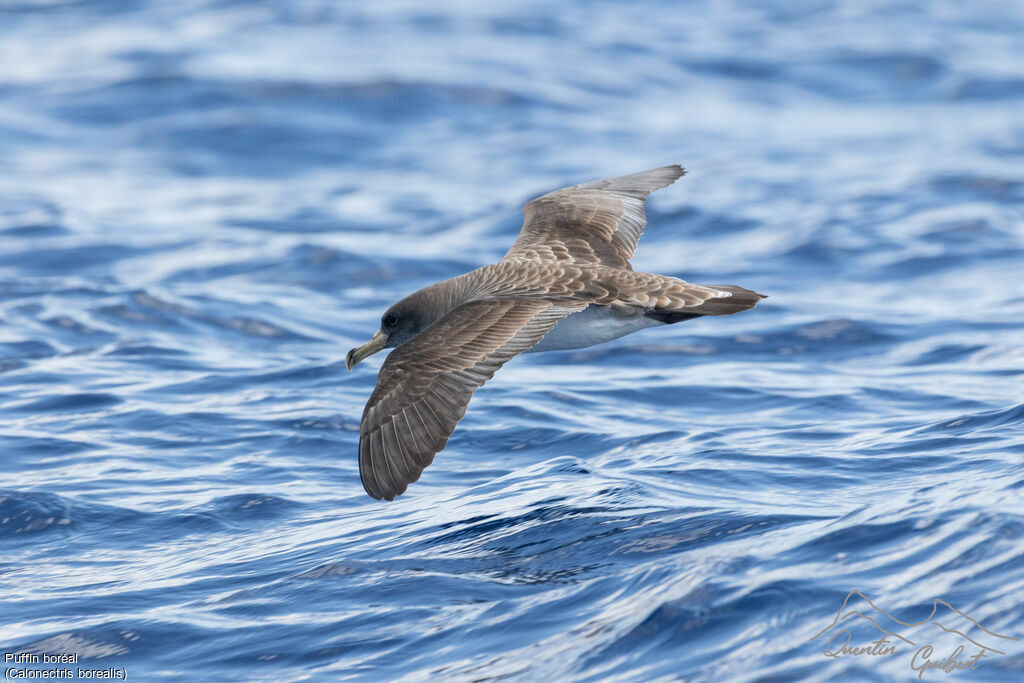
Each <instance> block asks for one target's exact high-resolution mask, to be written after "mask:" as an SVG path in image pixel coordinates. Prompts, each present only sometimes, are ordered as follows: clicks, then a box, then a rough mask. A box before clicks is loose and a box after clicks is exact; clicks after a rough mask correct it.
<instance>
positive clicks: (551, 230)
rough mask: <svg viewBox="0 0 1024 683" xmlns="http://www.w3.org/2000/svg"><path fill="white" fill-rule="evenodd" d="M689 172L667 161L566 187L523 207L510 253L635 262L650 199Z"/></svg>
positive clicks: (618, 264) (609, 262)
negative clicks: (659, 190) (659, 164)
mask: <svg viewBox="0 0 1024 683" xmlns="http://www.w3.org/2000/svg"><path fill="white" fill-rule="evenodd" d="M684 173H685V171H684V170H683V168H682V167H681V166H678V165H676V166H664V167H662V168H655V169H652V170H650V171H643V172H641V173H633V174H632V175H624V176H621V177H618V178H610V179H608V180H595V181H594V182H590V183H583V184H582V185H574V186H572V187H566V188H564V189H561V190H556V191H555V192H551V193H548V194H546V195H544V196H542V197H538V198H537V199H534V200H533V201H532V202H530V203H528V204H527V205H526V207H525V208H524V209H523V213H524V214H525V217H526V218H525V220H524V221H523V229H522V232H520V233H519V239H517V240H516V242H515V244H513V245H512V248H511V249H509V251H508V253H507V254H505V258H516V257H520V258H540V259H554V260H560V261H573V262H575V263H580V264H587V265H598V264H600V265H605V266H616V267H619V268H631V266H630V265H629V259H630V258H632V257H633V254H634V253H635V252H636V243H637V241H638V240H639V239H640V235H641V233H643V230H644V226H645V225H646V224H647V218H646V217H645V216H644V199H645V198H646V197H647V195H649V194H650V193H651V192H654V191H655V190H658V189H660V188H663V187H667V186H668V185H671V184H672V183H674V182H675V181H676V179H677V178H679V177H680V176H682V175H683V174H684Z"/></svg>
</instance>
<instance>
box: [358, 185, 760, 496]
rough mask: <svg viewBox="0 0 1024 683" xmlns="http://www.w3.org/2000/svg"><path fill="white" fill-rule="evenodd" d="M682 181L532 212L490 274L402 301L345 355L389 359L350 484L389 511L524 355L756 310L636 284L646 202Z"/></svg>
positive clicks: (731, 291) (597, 194) (652, 279)
mask: <svg viewBox="0 0 1024 683" xmlns="http://www.w3.org/2000/svg"><path fill="white" fill-rule="evenodd" d="M683 173H684V171H683V169H682V167H680V166H665V167H663V168H656V169H653V170H650V171H644V172H642V173H634V174H632V175H626V176H622V177H619V178H612V179H610V180H597V181H594V182H591V183H584V184H582V185H574V186H572V187H567V188H565V189H562V190H558V191H556V192H551V193H549V194H546V195H544V196H542V197H538V198H537V199H534V200H533V201H531V202H530V203H528V204H527V205H526V208H525V210H524V213H525V216H526V219H525V221H524V222H523V228H522V231H521V232H520V233H519V239H517V240H516V242H515V244H513V245H512V248H511V249H509V251H508V253H507V254H505V256H504V258H502V259H501V260H500V261H498V262H497V263H492V264H490V265H487V266H484V267H482V268H477V269H476V270H474V271H472V272H469V273H466V274H465V275H459V276H458V277H454V278H452V279H450V280H445V281H444V282H439V283H437V284H435V285H430V286H429V287H425V288H424V289H421V290H420V291H418V292H416V293H414V294H410V295H409V296H407V297H406V298H404V299H402V300H401V301H399V302H398V303H396V304H395V305H393V306H392V307H391V308H389V309H388V310H387V312H386V313H384V315H383V317H381V324H380V330H378V331H377V332H376V333H374V335H373V338H372V339H370V341H368V342H366V343H365V344H363V345H362V346H357V347H356V348H354V349H352V350H351V351H349V352H348V354H347V355H346V356H345V365H346V366H348V368H349V369H350V370H351V369H352V367H353V366H354V365H355V364H356V363H358V362H359V361H361V360H363V359H364V358H366V357H367V356H370V355H372V354H374V353H376V352H378V351H380V350H381V349H385V348H389V347H395V350H394V351H392V352H391V354H390V355H389V356H388V358H387V359H386V360H385V361H384V365H383V366H382V367H381V369H380V373H379V374H378V376H377V386H376V388H375V389H374V390H373V393H372V394H371V395H370V400H369V401H367V403H366V409H365V410H364V411H363V419H362V424H361V427H360V433H359V475H360V477H361V478H362V481H363V487H364V488H365V489H366V492H367V493H369V494H370V495H371V496H373V497H374V498H378V499H381V498H386V499H387V500H393V499H394V498H395V496H397V495H399V494H401V493H402V492H404V491H405V489H406V487H408V486H409V484H410V483H411V482H414V481H416V480H417V479H419V477H420V474H421V473H422V472H423V469H424V468H425V467H427V465H429V464H430V463H431V462H432V461H433V460H434V455H435V454H437V453H438V452H439V451H440V450H441V449H443V448H444V446H445V444H446V443H447V441H448V437H449V436H451V433H452V431H453V430H454V429H455V425H456V424H457V423H458V422H459V420H461V419H462V416H463V415H464V414H465V412H466V406H467V405H468V404H469V399H470V398H472V396H473V392H474V391H476V390H477V388H478V387H479V386H480V385H482V384H483V383H484V382H486V381H487V380H489V379H490V378H491V377H492V376H493V375H494V373H495V371H497V369H498V368H500V367H501V366H502V365H504V364H505V363H506V362H507V361H508V360H509V359H511V358H512V357H513V356H516V355H517V354H520V353H523V352H526V351H555V350H561V349H577V348H582V347H585V346H592V345H594V344H600V343H601V342H606V341H609V340H611V339H616V338H618V337H621V336H623V335H626V334H630V333H631V332H635V331H637V330H640V329H643V328H645V327H652V326H655V325H670V324H672V323H677V322H680V321H682V320H690V319H691V318H697V317H699V316H702V315H731V314H733V313H739V312H740V311H745V310H747V309H748V308H753V307H754V305H755V304H757V302H758V301H759V300H760V299H762V298H763V295H761V294H758V293H756V292H752V291H750V290H749V289H744V288H743V287H737V286H735V285H694V284H690V283H689V282H684V281H683V280H679V279H677V278H674V277H668V276H665V275H655V274H653V273H638V272H636V271H634V270H633V267H632V266H631V265H630V263H629V259H630V258H631V257H632V256H633V253H634V251H636V243H637V240H639V239H640V233H641V232H642V231H643V229H644V225H645V224H646V222H647V221H646V218H645V217H644V199H645V198H646V197H647V195H648V194H650V193H651V192H653V191H654V190H657V189H659V188H662V187H666V186H668V185H671V184H672V183H673V182H675V180H676V179H677V178H679V177H680V176H682V175H683Z"/></svg>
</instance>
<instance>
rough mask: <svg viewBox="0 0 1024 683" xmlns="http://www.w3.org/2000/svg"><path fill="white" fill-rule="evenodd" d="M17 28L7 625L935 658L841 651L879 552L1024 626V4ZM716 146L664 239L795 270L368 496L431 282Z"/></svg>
mask: <svg viewBox="0 0 1024 683" xmlns="http://www.w3.org/2000/svg"><path fill="white" fill-rule="evenodd" d="M0 65H2V67H0V158H2V159H3V167H4V172H3V173H0V409H2V415H3V421H2V422H0V449H2V457H0V548H2V553H0V651H3V652H40V651H41V652H74V653H78V654H79V655H80V657H81V661H83V662H87V663H88V665H89V666H93V667H96V668H107V667H122V668H124V669H125V670H126V671H127V673H128V676H129V678H130V679H134V680H136V681H138V680H210V681H229V680H305V679H310V680H334V679H338V678H348V677H351V678H362V679H367V680H380V679H388V680H390V679H399V678H403V677H404V678H407V679H409V680H422V679H424V678H428V677H432V678H436V677H446V678H451V679H455V680H489V679H495V678H501V677H512V678H515V679H524V680H530V679H541V678H548V679H554V680H565V679H571V680H598V679H612V680H622V681H633V680H667V679H676V678H683V679H696V680H715V681H720V680H754V679H761V680H790V679H794V678H810V679H821V680H824V679H832V678H846V679H847V680H862V679H873V678H880V677H883V676H885V677H889V678H891V679H893V680H902V679H905V678H912V677H914V676H916V672H915V671H912V670H911V669H910V667H909V665H908V659H909V656H907V655H905V654H903V653H901V654H900V655H899V656H897V657H854V656H845V657H840V658H829V657H826V656H824V655H823V654H822V647H821V644H820V641H818V642H808V640H809V639H810V638H811V637H812V636H814V635H815V633H817V632H819V631H820V630H821V629H822V628H823V627H825V626H827V625H828V623H829V620H830V619H832V618H833V616H834V615H835V614H836V610H837V609H839V607H840V605H841V603H842V601H843V598H844V596H846V595H847V594H848V593H849V592H850V591H851V590H859V591H862V592H864V593H865V594H866V595H867V596H869V597H870V598H871V599H872V600H874V601H876V602H877V603H878V605H879V607H884V608H885V609H887V610H890V611H891V612H892V613H893V614H894V615H896V616H900V615H902V617H901V618H903V619H904V620H907V621H918V620H920V619H923V618H925V617H926V616H927V615H928V610H929V609H930V606H931V605H932V601H933V599H935V598H937V597H939V598H943V599H944V600H946V601H949V603H951V604H952V605H953V606H955V607H957V608H959V609H961V610H964V611H965V612H967V613H969V614H970V616H971V617H972V618H974V619H976V620H977V621H979V622H981V623H982V624H984V625H985V626H986V627H988V628H989V629H991V630H993V631H997V632H999V633H1002V634H1008V635H1010V636H1015V637H1017V638H1024V606H1022V604H1024V599H1022V598H1024V503H1022V500H1024V495H1022V493H1024V467H1022V461H1024V428H1022V424H1024V334H1022V331H1024V284H1022V283H1024V9H1022V6H1021V5H1019V4H1017V3H1010V2H970V3H965V2H952V1H948V2H947V1H940V0H935V1H931V0H929V1H925V0H920V1H917V2H867V1H865V2H861V1H857V2H854V1H853V0H850V1H849V2H842V3H830V2H800V3H767V2H765V3H761V2H757V3H740V2H714V1H711V0H708V1H707V2H687V3H675V2H669V1H668V0H662V1H659V2H643V3H610V2H604V3H590V2H583V1H582V0H574V1H573V2H567V3H560V4H558V5H547V4H540V3H529V2H528V3H522V4H518V5H516V6H515V7H507V6H505V3H468V2H461V1H459V0H444V1H442V2H434V3H413V2H378V3H372V4H371V3H360V4H358V5H356V4H354V3H353V4H347V3H346V4H344V5H343V4H342V3H335V2H330V1H327V0H323V1H320V2H316V1H308V2H283V1H280V2H273V3H259V4H257V3H252V4H250V3H242V2H228V1H215V0H189V1H187V2H176V3H164V2H155V1H154V2H148V3H144V2H139V3H121V2H116V1H114V0H110V1H107V2H86V1H83V2H66V3H64V2H59V1H48V2H43V1H41V2H31V1H29V0H5V1H3V2H0ZM676 162H680V163H682V164H683V165H685V166H686V167H687V169H688V170H689V175H688V176H687V177H686V178H684V179H682V180H681V181H680V182H679V183H677V184H676V185H674V186H672V187H671V188H669V189H667V190H664V191H662V192H659V193H658V194H657V195H654V196H653V197H652V201H651V203H650V209H649V218H650V227H649V230H648V233H647V235H646V236H645V238H644V240H643V241H642V242H641V245H640V250H639V253H638V255H637V259H636V263H637V267H638V268H639V269H643V270H650V271H657V272H662V273H667V274H672V275H676V276H680V277H684V278H686V279H688V280H691V281H694V282H709V283H734V284H739V285H744V286H747V287H750V288H753V289H756V290H758V291H761V292H765V293H767V294H769V295H770V298H769V299H767V300H766V301H765V302H764V303H763V304H762V305H761V306H759V307H758V309H757V310H755V311H751V312H748V313H744V314H741V315H738V316H735V317H730V318H719V319H712V318H704V319H699V320H695V321H692V322H687V323H683V324H679V325H675V326H672V327H666V328H659V329H653V330H646V331H643V332H640V333H637V334H635V335H633V336H630V337H626V338H623V339H620V340H617V341H615V342H611V343H609V344H607V345H604V346H599V347H594V348H591V349H586V350H582V351H576V352H563V353H550V354H538V355H533V356H527V357H523V358H520V359H517V360H516V361H514V362H512V363H510V364H509V365H508V366H506V367H505V368H504V369H503V370H502V371H501V372H500V373H499V374H498V375H497V377H496V378H495V380H494V381H493V382H492V383H490V384H488V385H487V386H486V387H485V388H484V389H482V390H481V391H480V392H479V393H478V395H477V397H476V399H475V400H474V401H473V404H472V405H471V407H470V410H469V411H468V413H467V417H466V419H465V420H464V422H463V423H462V425H461V426H460V428H459V429H458V430H457V431H456V433H455V435H454V437H453V438H452V440H451V442H450V443H449V446H448V448H447V449H446V450H445V451H444V452H443V453H442V454H441V455H439V456H438V458H437V460H436V461H435V464H434V465H433V466H432V467H431V468H430V469H428V470H427V471H426V473H425V474H424V477H423V478H422V479H421V480H420V482H418V483H417V484H415V485H414V486H412V487H411V488H410V490H409V492H408V493H407V494H406V495H405V496H403V497H401V498H400V499H398V500H397V501H396V502H394V503H390V504H386V503H379V502H377V501H374V500H371V499H370V498H369V497H367V496H366V495H365V494H364V493H363V490H362V487H361V486H360V484H359V478H358V470H357V464H356V444H357V440H358V431H357V429H358V420H359V416H360V412H361V410H362V406H363V403H364V401H365V400H366V398H367V396H368V395H369V392H370V390H371V388H372V386H373V383H374V379H375V374H376V373H375V370H376V368H377V367H379V364H380V358H379V357H374V358H373V359H371V360H370V361H367V362H366V363H365V364H364V365H361V366H359V367H358V368H357V370H356V371H355V372H353V373H349V372H347V371H346V370H345V366H344V363H343V360H342V359H343V357H344V353H345V351H346V350H347V349H349V348H350V347H352V346H353V345H355V344H356V343H358V342H361V341H363V340H365V339H366V338H367V337H368V336H369V334H370V333H371V332H372V331H373V330H374V329H376V325H377V321H378V318H379V316H380V314H381V312H382V311H383V310H384V308H385V307H386V306H387V305H388V304H390V303H391V302H392V301H394V300H396V299H398V298H400V297H402V296H404V295H405V294H407V293H409V292H410V291H412V290H415V289H417V288H419V287H421V286H423V285H426V284H429V283H431V282H434V281H436V280H439V279H443V278H446V277H451V276H453V275H456V274H459V273H461V272H464V271H466V270H470V269H472V268H475V267H477V266H479V265H482V264H484V263H487V262H490V261H493V260H495V259H497V258H499V257H500V256H501V254H503V253H504V251H505V250H506V249H507V247H508V246H509V244H510V243H511V242H512V240H513V239H514V237H515V235H516V233H517V231H518V228H519V223H520V221H521V206H522V204H523V202H524V201H526V200H528V199H529V198H531V197H532V196H536V195H537V194H540V193H542V192H545V191H548V190H551V189H554V188H557V187H560V186H563V185H566V184H572V183H576V182H581V181H585V180H591V179H594V178H599V177H607V176H612V175H619V174H622V173H628V172H633V171H638V170H642V169H645V168H650V167H653V166H659V165H663V164H668V163H676ZM857 638H858V639H860V640H870V639H873V636H872V638H860V636H859V635H858V636H857ZM917 642H918V644H920V641H917ZM1002 642H1004V643H1005V644H1006V647H1004V648H1003V650H1004V654H1002V655H999V656H996V655H994V654H993V655H992V656H991V657H989V658H988V659H987V660H985V661H984V662H983V663H982V665H981V666H980V667H979V668H978V669H977V670H975V671H965V672H962V673H960V674H959V675H958V678H962V679H963V680H1011V679H1013V678H1019V677H1020V676H1022V675H1024V674H1022V670H1024V654H1022V651H1024V647H1022V642H1024V641H1022V640H1018V641H1002ZM937 649H938V647H937ZM5 666H6V665H5ZM945 678H946V674H944V673H942V672H931V673H928V674H927V675H926V676H924V678H923V680H942V679H945Z"/></svg>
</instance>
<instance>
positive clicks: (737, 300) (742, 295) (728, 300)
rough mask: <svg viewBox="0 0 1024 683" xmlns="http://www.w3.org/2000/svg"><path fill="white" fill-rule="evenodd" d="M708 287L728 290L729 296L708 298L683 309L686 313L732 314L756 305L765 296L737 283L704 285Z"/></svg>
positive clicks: (765, 296)
mask: <svg viewBox="0 0 1024 683" xmlns="http://www.w3.org/2000/svg"><path fill="white" fill-rule="evenodd" d="M704 287H707V288H708V289H717V290H721V291H724V292H729V294H730V295H729V296H726V297H720V298H716V299H708V300H707V301H705V302H704V303H702V304H700V305H699V306H693V307H691V308H687V309H685V311H686V312H688V313H699V314H701V315H732V314H733V313H740V312H742V311H747V310H750V309H751V308H753V307H754V306H756V305H757V302H758V301H760V300H761V299H765V298H767V295H765V294H758V293H757V292H755V291H753V290H750V289H746V288H745V287H740V286H738V285H704Z"/></svg>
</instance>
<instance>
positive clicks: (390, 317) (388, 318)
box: [382, 313, 398, 327]
mask: <svg viewBox="0 0 1024 683" xmlns="http://www.w3.org/2000/svg"><path fill="white" fill-rule="evenodd" d="M382 322H383V323H384V327H394V326H395V325H396V324H397V323H398V318H397V317H395V314H394V313H387V314H385V315H384V320H383V321H382Z"/></svg>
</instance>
